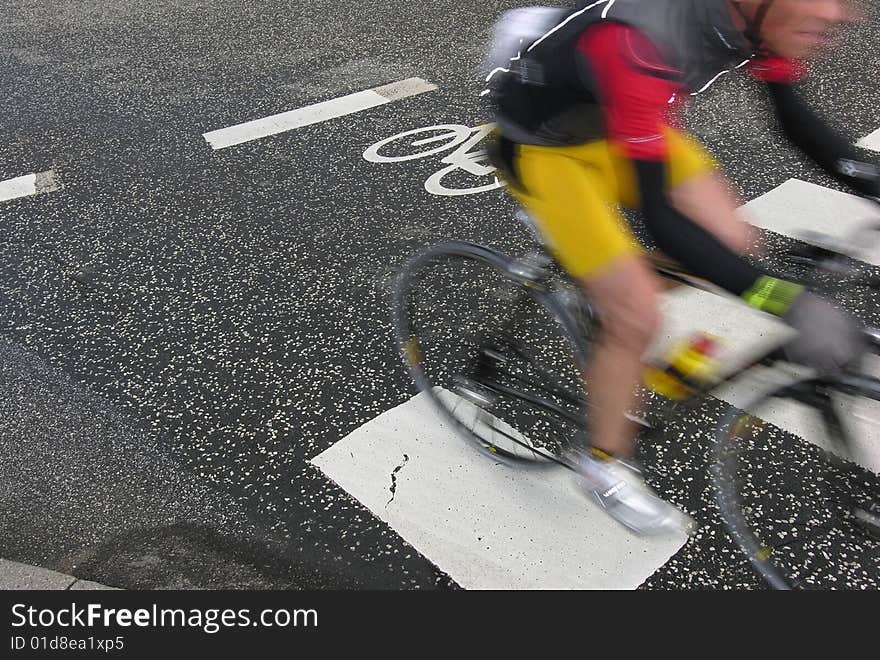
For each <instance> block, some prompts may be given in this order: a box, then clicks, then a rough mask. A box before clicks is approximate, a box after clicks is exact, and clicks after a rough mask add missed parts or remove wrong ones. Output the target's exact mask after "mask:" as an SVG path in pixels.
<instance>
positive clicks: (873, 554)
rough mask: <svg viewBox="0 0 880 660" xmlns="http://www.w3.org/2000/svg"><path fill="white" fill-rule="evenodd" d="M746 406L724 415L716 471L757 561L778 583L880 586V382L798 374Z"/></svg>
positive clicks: (741, 539) (729, 519)
mask: <svg viewBox="0 0 880 660" xmlns="http://www.w3.org/2000/svg"><path fill="white" fill-rule="evenodd" d="M745 409H746V410H748V411H749V412H744V411H743V410H735V411H734V412H732V413H730V414H728V415H727V416H726V418H725V419H723V420H722V422H721V423H720V425H719V428H718V432H717V434H716V439H715V447H714V459H715V460H714V463H713V465H712V473H713V477H714V485H715V499H716V503H717V504H718V506H719V509H720V513H721V517H722V520H723V521H724V524H725V525H726V527H727V529H728V530H729V532H730V534H731V536H732V537H733V539H734V540H735V541H736V543H737V544H738V545H739V546H740V548H741V549H742V550H743V552H744V553H745V554H746V556H747V557H748V560H749V561H750V562H751V564H752V566H753V567H754V568H755V569H756V570H757V572H758V573H759V574H760V575H761V577H762V578H763V579H764V581H765V582H766V583H767V584H768V585H769V586H771V587H772V588H775V589H791V588H820V589H829V588H866V587H869V588H878V587H880V528H878V527H876V518H875V516H876V512H877V510H878V509H877V507H878V505H880V475H878V474H877V471H878V470H880V437H878V433H877V431H878V427H877V426H876V424H877V422H878V421H880V381H878V380H876V379H874V378H869V377H865V376H851V375H847V376H841V377H839V378H815V379H807V380H800V381H796V382H794V383H790V384H787V385H783V386H776V387H774V388H773V389H771V390H770V391H768V392H765V393H762V394H761V395H759V396H757V397H755V398H754V399H753V400H752V401H751V402H750V403H749V404H747V405H746V406H745ZM771 420H772V421H771ZM783 420H784V421H783ZM774 422H776V423H774ZM782 423H785V425H786V426H787V427H790V426H792V425H794V426H796V427H797V430H798V433H799V434H802V435H803V436H804V438H807V439H808V440H810V441H809V442H804V441H803V440H802V439H801V438H799V437H798V436H796V435H794V434H792V433H790V432H787V431H785V430H783V429H782V428H780V426H777V424H782ZM857 427H858V429H859V432H858V433H855V432H854V431H855V429H856V428H857ZM855 458H857V459H858V460H859V462H855V460H854V459H855Z"/></svg>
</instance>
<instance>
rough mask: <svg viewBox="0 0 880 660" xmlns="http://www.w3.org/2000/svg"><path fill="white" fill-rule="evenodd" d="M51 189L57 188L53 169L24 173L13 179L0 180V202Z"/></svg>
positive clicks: (50, 190)
mask: <svg viewBox="0 0 880 660" xmlns="http://www.w3.org/2000/svg"><path fill="white" fill-rule="evenodd" d="M53 190H58V183H57V181H56V179H55V173H54V171H52V170H49V171H48V172H39V173H37V174H25V175H24V176H19V177H15V178H14V179H7V180H6V181H0V202H5V201H8V200H10V199H17V198H19V197H28V196H29V195H37V194H39V193H46V192H52V191H53Z"/></svg>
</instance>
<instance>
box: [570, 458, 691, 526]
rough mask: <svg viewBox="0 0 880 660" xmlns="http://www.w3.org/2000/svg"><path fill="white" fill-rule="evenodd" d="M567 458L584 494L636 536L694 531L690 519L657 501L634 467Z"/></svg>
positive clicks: (599, 460)
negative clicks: (573, 468)
mask: <svg viewBox="0 0 880 660" xmlns="http://www.w3.org/2000/svg"><path fill="white" fill-rule="evenodd" d="M568 458H569V461H570V462H571V463H572V465H573V466H574V467H575V468H576V473H577V475H578V479H579V482H580V485H581V486H582V487H583V488H584V489H585V490H586V491H587V493H589V495H590V496H591V497H592V498H593V499H595V500H596V501H597V502H598V503H599V505H600V506H601V507H602V508H603V509H604V510H605V511H606V512H607V513H608V515H610V516H611V517H612V518H614V519H615V520H616V521H618V522H619V523H620V524H622V525H624V526H625V527H627V528H628V529H630V530H631V531H633V532H635V533H636V534H639V535H643V536H655V535H660V534H674V533H685V534H690V533H691V532H693V531H694V529H695V527H696V526H695V524H694V521H693V519H692V518H691V517H690V516H688V515H687V514H685V513H683V512H682V511H680V510H679V509H678V508H676V507H675V506H673V505H672V504H670V503H669V502H666V501H665V500H663V499H661V498H659V497H658V496H657V495H656V494H655V493H654V492H653V491H652V490H651V489H650V488H649V487H648V485H647V484H645V481H644V479H643V478H642V476H641V474H640V473H639V471H638V470H637V469H636V468H635V467H634V466H631V465H628V464H627V463H624V462H622V461H620V460H616V459H613V458H610V459H605V458H599V457H598V456H594V455H592V454H589V453H586V452H580V451H578V452H573V453H571V454H569V456H568Z"/></svg>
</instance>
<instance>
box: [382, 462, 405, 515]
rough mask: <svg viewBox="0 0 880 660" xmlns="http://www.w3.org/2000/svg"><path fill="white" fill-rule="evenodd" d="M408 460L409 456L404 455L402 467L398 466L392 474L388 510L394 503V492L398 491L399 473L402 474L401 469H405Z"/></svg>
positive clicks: (387, 503) (386, 505) (386, 506)
mask: <svg viewBox="0 0 880 660" xmlns="http://www.w3.org/2000/svg"><path fill="white" fill-rule="evenodd" d="M408 460H409V456H407V455H406V454H404V455H403V463H401V464H400V465H398V466H397V467H396V468H394V470H392V472H391V488H390V490H391V499H390V500H388V501H387V502H386V503H385V508H386V509H387V508H388V505H389V504H391V502H392V501H394V491H396V490H397V473H398V472H400V470H401V469H403V466H404V465H406V463H407V461H408Z"/></svg>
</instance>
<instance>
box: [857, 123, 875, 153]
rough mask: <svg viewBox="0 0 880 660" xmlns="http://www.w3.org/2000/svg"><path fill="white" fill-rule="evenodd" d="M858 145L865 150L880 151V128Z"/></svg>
mask: <svg viewBox="0 0 880 660" xmlns="http://www.w3.org/2000/svg"><path fill="white" fill-rule="evenodd" d="M856 144H858V146H860V147H862V148H864V149H871V150H872V151H880V128H878V129H877V130H876V131H874V132H873V133H871V134H870V135H869V136H867V137H863V138H862V139H861V140H859V141H858V142H857V143H856Z"/></svg>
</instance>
